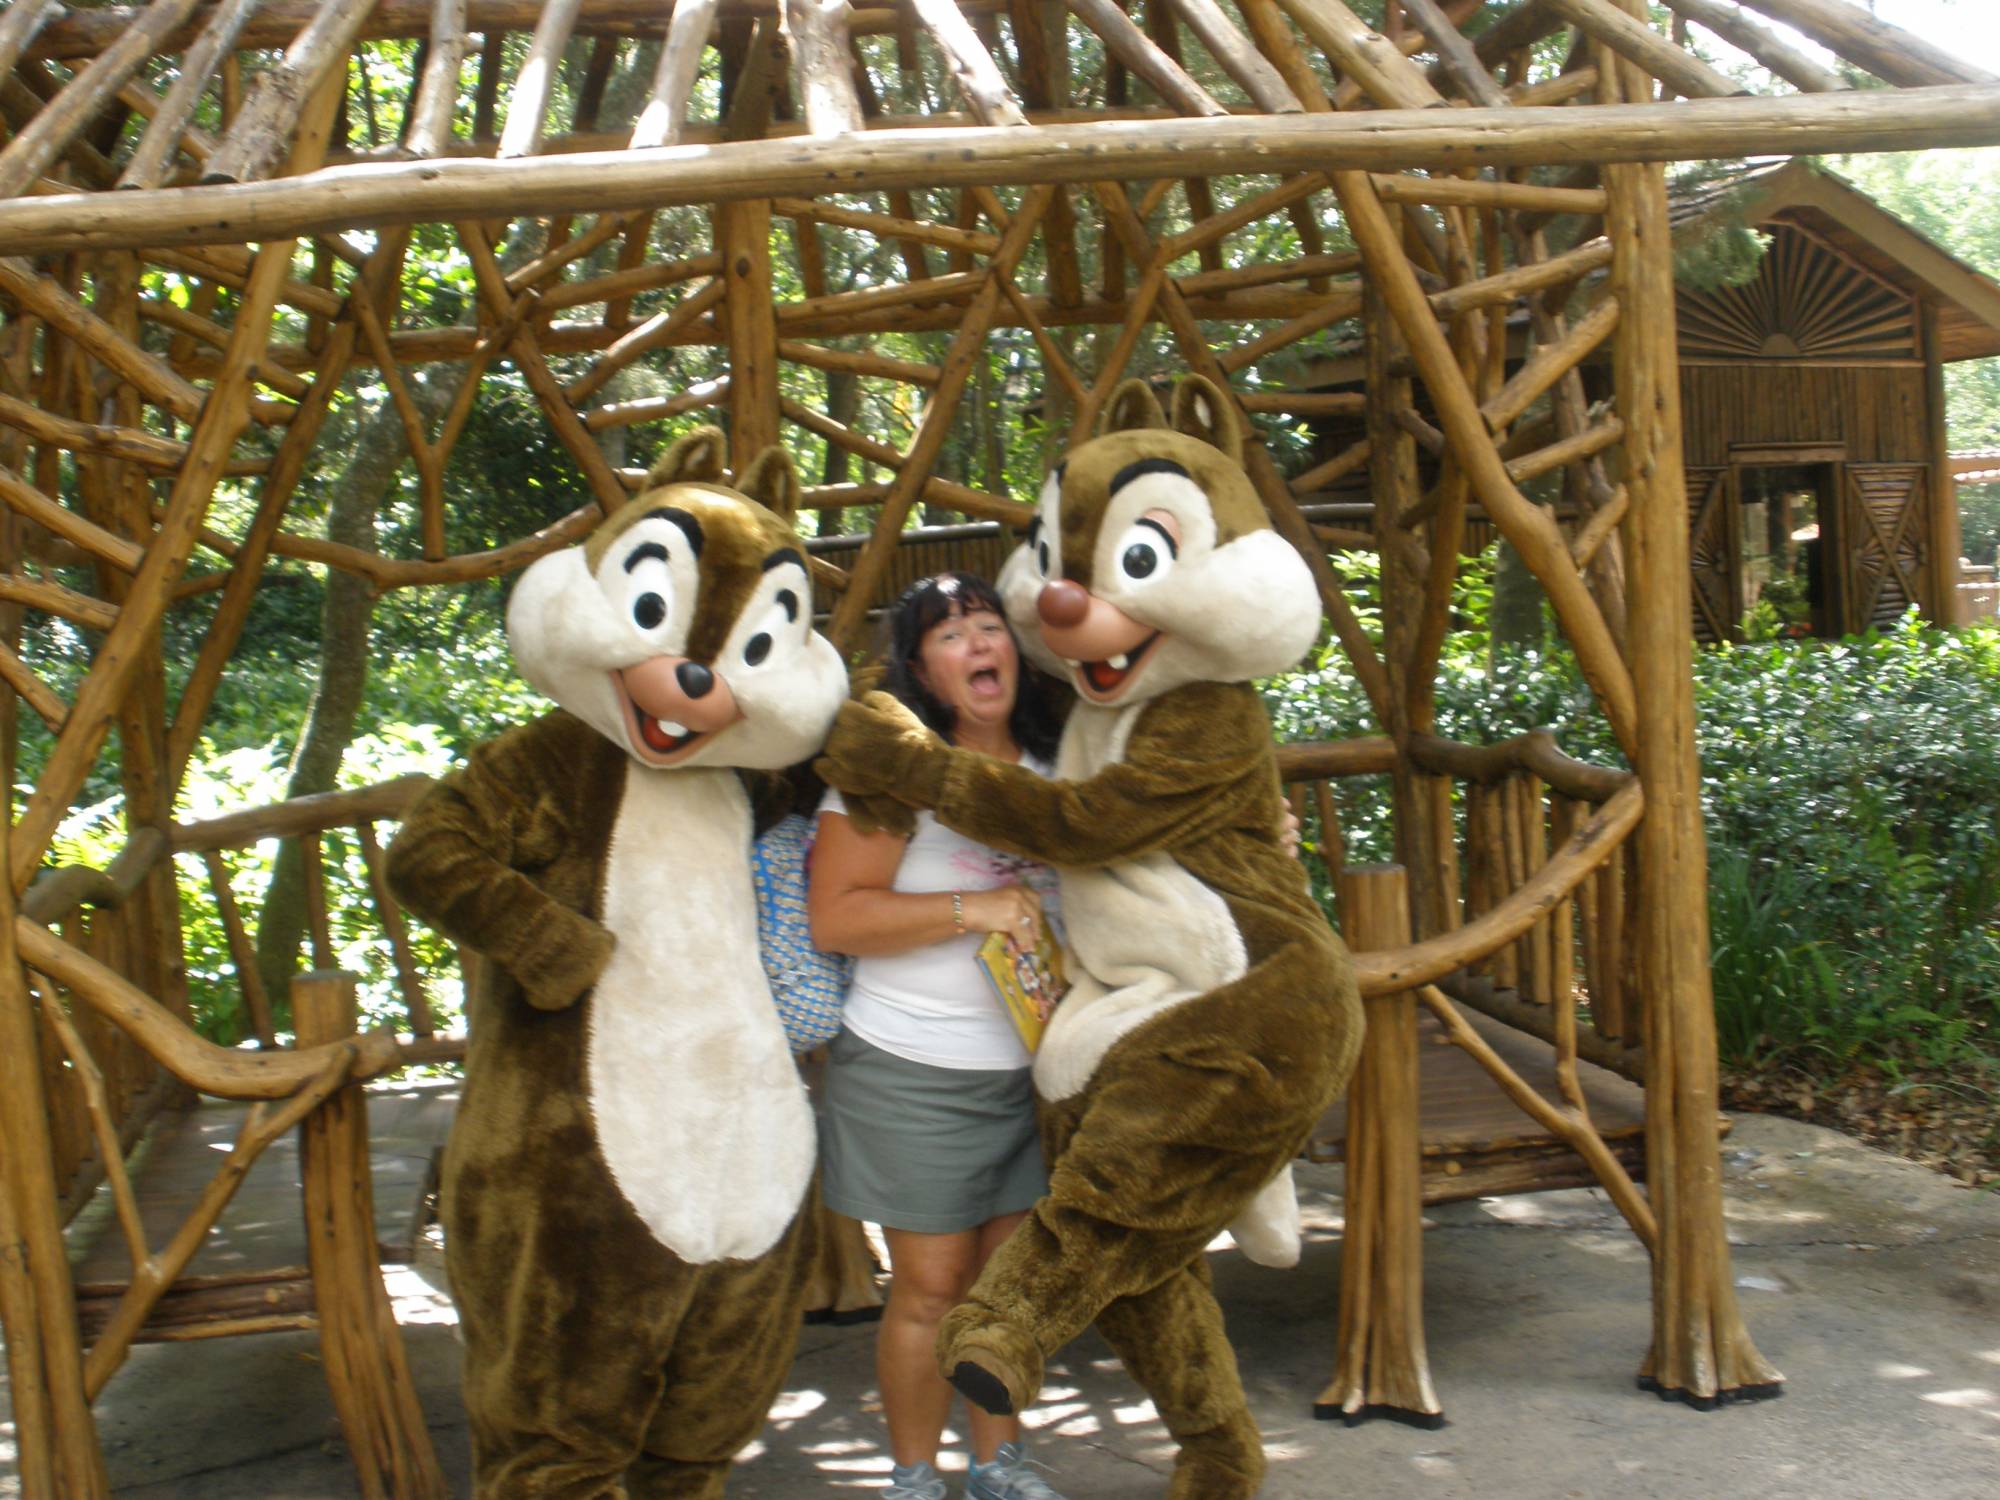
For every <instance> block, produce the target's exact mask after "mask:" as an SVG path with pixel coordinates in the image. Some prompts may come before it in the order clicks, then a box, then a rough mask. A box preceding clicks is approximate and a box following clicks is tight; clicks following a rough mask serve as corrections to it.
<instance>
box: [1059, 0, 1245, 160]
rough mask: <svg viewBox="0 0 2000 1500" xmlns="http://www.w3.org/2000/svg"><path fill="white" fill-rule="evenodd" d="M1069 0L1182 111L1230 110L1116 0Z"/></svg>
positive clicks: (1109, 44)
mask: <svg viewBox="0 0 2000 1500" xmlns="http://www.w3.org/2000/svg"><path fill="white" fill-rule="evenodd" d="M1066 3H1067V4H1068V6H1069V8H1070V10H1072V11H1073V12H1075V14H1076V17H1077V19H1078V20H1080V21H1082V22H1083V24H1084V25H1086V26H1088V27H1089V28H1090V29H1091V30H1092V31H1094V32H1096V33H1097V35H1098V36H1099V37H1100V38H1102V39H1103V42H1104V46H1105V49H1106V50H1107V51H1109V52H1110V53H1111V54H1112V55H1113V56H1114V57H1116V58H1117V59H1118V60H1119V61H1120V62H1121V63H1123V64H1124V65H1125V66H1126V67H1128V68H1130V69H1131V70H1132V72H1133V73H1134V74H1136V75H1137V76H1139V77H1140V78H1143V79H1145V80H1146V82H1147V83H1148V84H1149V85H1150V86H1151V87H1152V89H1153V92H1154V93H1156V94H1158V95H1159V96H1160V97H1161V98H1162V99H1164V100H1166V101H1167V103H1168V104H1171V105H1172V106H1173V107H1174V108H1175V109H1177V110H1179V111H1180V112H1181V113H1182V114H1184V115H1190V116H1209V117H1216V116H1223V115H1227V114H1228V111H1227V110H1225V109H1224V108H1223V107H1222V106H1221V105H1220V104H1218V103H1216V102H1215V96H1214V95H1212V94H1210V93H1209V91H1208V90H1207V89H1205V88H1203V87H1202V86H1201V85H1200V84H1198V83H1196V82H1195V81H1194V79H1193V78H1191V77H1190V76H1189V75H1188V71H1187V69H1185V68H1183V67H1182V66H1181V65H1180V64H1179V63H1177V62H1175V61H1174V60H1173V59H1172V58H1171V57H1168V56H1167V54H1166V53H1164V52H1162V51H1161V50H1160V49H1159V48H1158V47H1157V46H1155V45H1154V43H1153V41H1152V39H1151V38H1150V37H1148V36H1147V35H1146V33H1145V32H1143V31H1141V30H1140V29H1139V28H1138V27H1137V26H1135V25H1134V24H1133V23H1132V18H1131V17H1130V16H1128V15H1126V14H1125V12H1124V10H1123V9H1122V8H1121V7H1120V6H1119V5H1118V4H1117V3H1116V0H1066ZM1120 175H1121V176H1122V175H1125V174H1122V173H1121V174H1120ZM1133 175H1137V174H1133Z"/></svg>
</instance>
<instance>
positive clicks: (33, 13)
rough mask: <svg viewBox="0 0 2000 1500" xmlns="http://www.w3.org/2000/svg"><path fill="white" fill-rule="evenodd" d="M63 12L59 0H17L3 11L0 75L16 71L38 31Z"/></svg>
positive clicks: (3, 75)
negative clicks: (23, 54)
mask: <svg viewBox="0 0 2000 1500" xmlns="http://www.w3.org/2000/svg"><path fill="white" fill-rule="evenodd" d="M62 13H63V7H62V6H60V5H58V4H57V3H56V0H15V3H14V4H12V5H10V6H8V7H7V9H6V10H4V11H0V78H5V77H8V76H10V75H11V74H12V73H13V71H14V64H15V63H17V62H19V61H20V60H21V54H22V53H23V52H25V51H26V50H27V48H28V45H29V44H30V43H31V42H33V41H34V39H35V34H36V33H37V32H39V31H40V30H41V29H42V28H43V27H44V26H46V25H48V24H49V22H51V21H53V20H55V19H56V18H57V17H58V16H60V15H61V14H62ZM106 40H107V42H111V41H115V38H107V39H106ZM91 55H95V54H91Z"/></svg>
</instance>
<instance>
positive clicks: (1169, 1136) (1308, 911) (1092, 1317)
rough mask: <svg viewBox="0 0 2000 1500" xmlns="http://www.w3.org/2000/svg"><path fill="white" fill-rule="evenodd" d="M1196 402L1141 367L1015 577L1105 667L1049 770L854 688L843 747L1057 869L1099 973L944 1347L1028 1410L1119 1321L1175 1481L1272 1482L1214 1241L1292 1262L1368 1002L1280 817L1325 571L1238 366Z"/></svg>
mask: <svg viewBox="0 0 2000 1500" xmlns="http://www.w3.org/2000/svg"><path fill="white" fill-rule="evenodd" d="M1174 412H1175V423H1174V426H1173V427H1168V426H1167V425H1166V422H1165V419H1164V418H1163V416H1162V415H1161V412H1160V408H1159V406H1158V405H1157V403H1155V402H1154V400H1153V398H1152V396H1151V395H1150V394H1149V393H1148V392H1147V391H1146V389H1145V388H1144V387H1143V386H1142V385H1139V384H1137V383H1128V384H1127V385H1125V386H1124V387H1121V388H1120V390H1119V391H1118V392H1117V394H1116V396H1115V397H1114V398H1113V401H1112V404H1111V410H1110V421H1109V424H1108V425H1109V429H1110V430H1109V431H1107V432H1106V433H1104V434H1102V435H1100V436H1098V437H1096V438H1093V439H1092V440H1090V441H1088V442H1086V443H1083V444H1082V445H1080V446H1079V447H1077V448H1076V449H1075V450H1074V451H1073V452H1072V453H1071V454H1070V456H1069V459H1068V461H1067V462H1066V463H1064V464H1062V465H1061V466H1060V467H1058V468H1057V470H1056V472H1055V473H1054V474H1053V475H1052V476H1051V477H1050V480H1049V483H1048V485H1047V486H1046V487H1045V488H1044V490H1043V492H1042V498H1041V503H1040V506H1039V508H1038V510H1037V514H1036V517H1035V523H1034V528H1033V530H1032V531H1031V532H1030V534H1029V537H1028V541H1027V543H1026V545H1024V546H1023V547H1022V548H1021V549H1020V550H1019V551H1018V552H1016V553H1015V555H1014V556H1013V557H1012V558H1011V559H1010V560H1009V562H1008V564H1007V567H1006V569H1005V571H1004V572H1003V573H1002V575H1001V580H1002V597H1003V598H1004V599H1005V601H1006V603H1007V607H1008V613H1009V614H1010V616H1012V618H1013V621H1014V624H1015V626H1016V628H1017V630H1018V632H1019V634H1020V636H1021V639H1022V642H1023V644H1024V646H1026V647H1027V649H1029V650H1030V651H1031V652H1032V653H1033V654H1034V656H1035V657H1036V659H1037V660H1038V661H1039V662H1041V663H1042V664H1043V665H1044V666H1046V667H1048V668H1049V669H1050V670H1052V671H1056V672H1059V673H1061V674H1063V675H1065V676H1067V677H1068V678H1069V679H1070V680H1071V681H1072V682H1073V683H1074V684H1075V686H1076V689H1077V692H1078V694H1079V697H1078V701H1077V702H1076V704H1075V706H1074V707H1073V708H1072V709H1071V711H1070V716H1069V720H1068V722H1067V724H1066V725H1065V726H1064V729H1063V736H1062V743H1061V746H1060V748H1059V749H1058V752H1057V756H1056V778H1055V779H1054V780H1045V779H1044V778H1042V777H1040V776H1037V775H1035V774H1034V773H1033V772H1032V771H1029V770H1027V769H1025V768H1023V767H1020V766H1017V765H1011V764H1007V763H1004V762H1001V761H997V760H994V759H992V758H990V757H987V756H982V755H977V754H974V753H972V752H970V751H965V750H958V749H954V748H952V747H950V746H948V745H945V744H944V743H943V742H942V741H940V740H938V739H937V738H936V736H934V735H932V734H931V733H930V732H929V731H928V730H926V729H925V728H924V727H923V726H922V725H921V724H920V723H918V722H917V721H916V720H915V718H914V717H913V716H912V715H910V714H909V713H908V712H907V711H906V710H904V709H903V708H902V707H901V705H900V704H897V703H896V702H895V701H894V700H893V699H888V698H886V697H885V696H884V695H881V694H873V695H870V696H869V697H867V698H864V699H862V700H861V701H859V702H855V703H850V704H847V705H846V706H845V707H843V708H842V709H841V715H840V720H839V722H838V723H837V724H836V726H835V729H834V733H833V735H832V737H831V738H830V739H829V740H828V742H827V753H826V756H825V758H824V759H823V760H822V761H821V762H820V765H821V768H822V771H823V774H824V775H825V776H826V779H827V780H828V781H830V782H831V783H833V784H834V785H835V786H837V787H839V788H840V789H841V790H842V791H843V792H846V793H848V794H850V795H851V796H859V797H883V796H887V797H893V798H895V799H897V800H899V801H900V802H902V803H903V804H904V805H905V806H908V807H914V808H928V809H930V810H932V811H934V812H935V813H936V815H937V818H938V821H940V822H941V823H944V824H945V825H947V826H948V827H951V828H954V829H956V830H958V831H959V832H960V833H963V834H964V835H966V836H967V837H968V838H973V839H977V840H978V841H980V842H981V843H984V844H988V845H991V846H993V847H995V848H1000V849H1008V850H1012V851H1014V852H1016V853H1019V854H1023V855H1027V856H1029V857H1030V858H1034V859H1039V860H1042V861H1045V862H1046V863H1049V864H1052V865H1055V866H1056V867H1057V868H1058V870H1059V872H1060V875H1061V881H1062V912H1063V920H1064V925H1065V926H1066V928H1067V930H1068V936H1069V942H1070V949H1071V953H1070V957H1071V960H1072V962H1071V964H1070V973H1071V975H1072V976H1073V978H1074V981H1075V983H1074V986H1073V988H1072V989H1071V990H1070V992H1069V994H1068V995H1067V996H1065V997H1064V999H1063V1001H1062V1003H1061V1004H1060V1005H1059V1006H1058V1007H1057V1008H1056V1012H1055V1015H1054V1017H1053V1019H1052V1020H1051V1021H1050V1023H1049V1027H1048V1030H1047V1032H1046V1033H1045V1034H1044V1036H1043V1039H1042V1045H1041V1050H1040V1051H1039V1052H1038V1053H1037V1055H1036V1057H1035V1091H1036V1093H1037V1095H1038V1097H1039V1099H1040V1101H1041V1111H1042V1140H1043V1144H1044V1146H1045V1148H1046V1149H1047V1151H1048V1154H1049V1166H1050V1176H1049V1193H1048V1196H1047V1197H1045V1198H1044V1199H1042V1201H1041V1202H1039V1203H1037V1204H1036V1205H1035V1207H1034V1209H1033V1210H1032V1212H1031V1213H1030V1214H1029V1216H1028V1218H1027V1219H1026V1221H1025V1222H1023V1223H1022V1225H1021V1226H1020V1227H1019V1228H1018V1229H1016V1230H1015V1231H1014V1233H1013V1234H1012V1235H1011V1236H1010V1237H1009V1238H1008V1240H1007V1241H1006V1243H1005V1244H1003V1245H1002V1246H1001V1247H1000V1248H999V1250H998V1251H996V1252H995V1253H994V1255H993V1257H992V1259H991V1260H989V1261H988V1262H987V1264H986V1268H985V1270H984V1271H982V1272H981V1274H980V1277H979V1280H978V1281H977V1283H975V1285H974V1286H973V1288H972V1290H971V1292H970V1293H969V1294H968V1296H967V1299H966V1301H965V1302H964V1303H962V1304H961V1305H960V1306H959V1307H958V1308H956V1309H954V1310H953V1311H952V1312H951V1313H950V1314H949V1315H948V1316H947V1317H946V1319H945V1321H944V1325H943V1327H942V1329H941V1331H940V1336H939V1341H938V1355H939V1364H940V1368H941V1369H942V1370H943V1372H944V1373H945V1374H946V1375H947V1376H948V1377H949V1378H950V1379H951V1380H952V1382H953V1383H954V1384H955V1385H957V1386H958V1388H959V1389H960V1390H961V1391H963V1392H964V1393H965V1395H966V1396H967V1397H968V1398H969V1399H971V1400H973V1401H975V1402H977V1403H979V1404H980V1405H982V1406H984V1407H986V1408H987V1409H988V1410H990V1411H995V1412H1006V1411H1018V1410H1020V1409H1021V1408H1022V1407H1023V1406H1024V1405H1026V1404H1027V1403H1028V1402H1030V1401H1032V1400H1033V1399H1034V1397H1035V1393H1036V1391H1037V1389H1038V1388H1039V1387H1040V1384H1041V1379H1042V1367H1043V1361H1044V1360H1045V1358H1046V1357H1047V1356H1048V1355H1049V1354H1051V1353H1052V1352H1053V1351H1055V1350H1056V1349H1058V1348H1060V1347H1062V1345H1063V1344H1065V1343H1066V1342H1068V1340H1070V1339H1071V1338H1073V1337H1074V1336H1075V1335H1076V1334H1077V1333H1079V1332H1081V1331H1082V1330H1083V1329H1084V1328H1085V1327H1087V1326H1089V1325H1090V1324H1091V1323H1093V1322H1095V1324H1096V1326H1097V1328H1098V1330H1099V1331H1100V1332H1101V1333H1102V1334H1103V1335H1104V1336H1105V1338H1106V1340H1107V1341H1108V1342H1109V1343H1110V1344H1111V1346H1112V1347H1113V1348H1114V1349H1115V1350H1116V1351H1117V1352H1118V1354H1119V1356H1120V1358H1121V1359H1122V1360H1123V1361H1124V1364H1125V1367H1126V1369H1127V1370H1129V1371H1130V1372H1131V1373H1132V1376H1133V1378H1134V1379H1136V1380H1137V1381H1139V1383H1140V1384H1141V1385H1142V1386H1144V1387H1145V1389H1146V1390H1147V1392H1148V1393H1149V1394H1150V1395H1151V1396H1152V1398H1153V1401H1154V1404H1155V1405H1156V1406H1157V1407H1158V1408H1159V1411H1160V1415H1161V1417H1162V1418H1163V1419H1164V1420H1165V1421H1166V1424H1167V1427H1168V1429H1169V1430H1170V1431H1171V1432H1172V1433H1173V1434H1174V1436H1175V1438H1176V1439H1177V1440H1178V1441H1179V1443H1180V1445H1181V1452H1180V1457H1179V1461H1178V1463H1177V1464H1176V1467H1175V1470H1174V1477H1173V1481H1172V1483H1171V1485H1170V1486H1169V1488H1168V1491H1167V1493H1168V1495H1169V1496H1170V1497H1171V1500H1249V1497H1251V1496H1253V1495H1255V1494H1256V1492H1257V1488H1258V1483H1259V1480H1260V1477H1261V1475H1262V1473H1263V1466H1264V1460H1263V1449H1262V1445H1261V1442H1260V1440H1259V1437H1258V1434H1257V1429H1256V1425H1255V1423H1254V1422H1253V1421H1252V1420H1251V1417H1250V1412H1249V1407H1248V1405H1247V1404H1246V1403H1245V1401H1244V1399H1243V1392H1242V1387H1241V1385H1240V1384H1239V1383H1238V1381H1237V1376H1236V1360H1235V1355H1234V1353H1233V1352H1232V1351H1231V1349H1230V1347H1229V1341H1228V1338H1227V1336H1226V1335H1225V1333H1224V1331H1223V1326H1222V1314H1221V1311H1220V1309H1219V1308H1218V1307H1217V1306H1216V1303H1215V1299H1214V1296H1213V1294H1212V1293H1211V1292H1210V1290H1209V1283H1208V1277H1207V1275H1206V1270H1205V1267H1204V1266H1203V1265H1202V1256H1203V1253H1204V1250H1205V1248H1206V1246H1207V1245H1208V1243H1209V1241H1210V1240H1212V1239H1213V1238H1214V1237H1215V1235H1216V1234H1217V1233H1219V1232H1220V1231H1221V1230H1223V1229H1224V1228H1225V1227H1226V1228H1228V1229H1229V1230H1231V1232H1232V1233H1233V1234H1234V1235H1235V1236H1236V1239H1237V1242H1238V1244H1239V1245H1240V1246H1241V1247H1242V1248H1243V1250H1244V1252H1245V1253H1246V1254H1249V1255H1250V1256H1251V1257H1252V1258H1253V1259H1257V1260H1260V1261H1263V1262H1266V1263H1269V1264H1274V1265H1282V1264H1288V1263H1289V1262H1291V1261H1293V1260H1296V1259H1297V1256H1298V1247H1299V1214H1298V1203H1297V1200H1296V1198H1295V1196H1294V1195H1293V1192H1292V1186H1291V1177H1290V1169H1289V1163H1290V1161H1291V1159H1292V1157H1293V1156H1294V1155H1295V1154H1296V1153H1297V1152H1298V1150H1299V1149H1300V1147H1301V1146H1303V1145H1304V1143H1305V1141H1306V1138H1307V1137H1308V1135H1309V1134H1310V1133H1311V1131H1312V1127H1313V1124H1314V1122H1315V1121H1316V1120H1317V1119H1318V1118H1319V1116H1320V1114H1321V1112H1322V1111H1323V1110H1324V1109H1325V1108H1326V1106H1327V1105H1328V1104H1329V1103H1330V1102H1331V1101H1332V1099H1333V1098H1334V1097H1335V1095H1336V1094H1337V1093H1338V1091H1339V1089H1340V1087H1341V1085H1342V1084H1343V1083H1344V1082H1345V1081H1346V1078H1347V1074H1348V1072H1349V1070H1350V1069H1351V1067H1352V1065H1353V1061H1354V1057H1355V1053H1356V1050H1357V1047H1358V1044H1359V1041H1360V1030H1361V1028H1360V1019H1361V1018H1360V1002H1359V999H1358V997H1357V996H1356V994H1355V990H1354V981H1353V976H1352V972H1351V970H1350V967H1349V965H1348V962H1347V956H1346V951H1345V950H1344V949H1343V948H1342V947H1341V944H1340V940H1339V938H1337V937H1336V936H1335V935H1334V934H1333V932H1332V930H1331V929H1330V928H1329V927H1328V926H1327V922H1326V918H1325V917H1324V916H1323V915H1322V914H1321V913H1320V911H1319V908H1318V907H1317V906H1316V905H1315V904H1314V903H1313V899H1312V895H1311V892H1310V891H1309V890H1308V888H1307V884H1306V878H1305V873H1304V871H1303V869H1302V867H1301V866H1300V865H1299V864H1298V862H1297V861H1296V860H1294V859H1292V858H1291V857H1290V856H1289V855H1287V854H1286V853H1285V852H1284V851H1283V849H1282V848H1281V846H1280V844H1279V838H1278V832H1279V825H1280V820H1281V816H1282V813H1281V808H1282V800H1281V798H1280V795H1279V788H1278V775H1277V766H1276V759H1275V756H1274V753H1273V746H1272V743H1271V725H1270V720H1269V718H1268V717H1267V716H1266V715H1265V712H1264V706H1263V703H1262V701H1261V700H1260V699H1259V698H1258V696H1257V693H1256V690H1255V689H1254V688H1253V687H1251V686H1250V683H1249V679H1251V678H1253V677H1259V676H1264V675H1267V674H1269V673H1273V672H1279V671H1282V670H1284V669H1285V668H1286V667H1288V666H1290V665H1291V664H1292V663H1293V662H1295V661H1296V660H1298V658H1299V657H1300V656H1301V655H1303V654H1304V653H1305V651H1306V650H1307V649H1308V648H1309V647H1310V646H1311V645H1312V642H1313V639H1314V637H1315V635H1316V634H1317V633H1318V630H1319V622H1320V612H1319V599H1318V594H1317V591H1316V590H1315V588H1314V586H1313V581H1312V577H1311V574H1310V572H1309V571H1308V569H1307V567H1306V564H1305V561H1304V560H1303V559H1302V558H1300V557H1299V556H1298V555H1297V554H1296V553H1295V552H1294V551H1293V550H1292V548H1291V547H1290V546H1289V545H1288V544H1287V543H1286V542H1285V541H1283V540H1282V539H1281V538H1280V537H1279V536H1278V535H1277V534H1276V533H1275V532H1273V531H1272V530H1271V529H1270V527H1269V525H1268V524H1267V522H1266V520H1265V516H1264V511H1263V507H1262V506H1261V504H1260V503H1259V502H1258V499H1257V496H1256V492H1255V490H1254V489H1253V487H1252V485H1251V483H1250V479H1249V476H1248V475H1247V474H1246V473H1245V472H1244V469H1243V467H1242V465H1241V464H1240V463H1239V462H1238V461H1237V454H1238V452H1239V449H1238V443H1239V442H1240V428H1239V426H1238V422H1237V418H1236V416H1235V412H1234V408H1233V407H1232V406H1231V405H1230V404H1229V403H1228V401H1227V400H1226V399H1225V398H1224V396H1223V394H1222V392H1221V391H1219V390H1218V389H1217V388H1216V387H1215V386H1213V385H1211V384H1209V383H1208V382H1207V381H1205V380H1199V379H1192V380H1188V381H1185V382H1183V384H1182V385H1181V387H1180V389H1179V390H1178V391H1177V392H1176V394H1175V399H1174Z"/></svg>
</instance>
